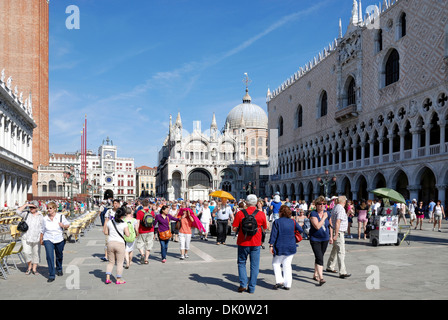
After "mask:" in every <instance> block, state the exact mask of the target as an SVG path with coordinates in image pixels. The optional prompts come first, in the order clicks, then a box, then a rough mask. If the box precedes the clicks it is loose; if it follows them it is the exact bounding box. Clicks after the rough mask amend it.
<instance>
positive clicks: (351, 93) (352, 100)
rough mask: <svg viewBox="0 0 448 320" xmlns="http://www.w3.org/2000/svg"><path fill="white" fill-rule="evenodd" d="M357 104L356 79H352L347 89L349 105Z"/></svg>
mask: <svg viewBox="0 0 448 320" xmlns="http://www.w3.org/2000/svg"><path fill="white" fill-rule="evenodd" d="M352 104H356V91H355V79H353V78H352V79H351V80H350V83H349V85H348V88H347V105H349V106H350V105H352Z"/></svg>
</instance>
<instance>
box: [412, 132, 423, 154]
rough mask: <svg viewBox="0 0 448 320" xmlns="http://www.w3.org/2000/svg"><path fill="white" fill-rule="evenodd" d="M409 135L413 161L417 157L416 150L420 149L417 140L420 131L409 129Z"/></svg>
mask: <svg viewBox="0 0 448 320" xmlns="http://www.w3.org/2000/svg"><path fill="white" fill-rule="evenodd" d="M410 132H411V134H412V156H411V157H412V159H415V158H417V157H418V148H419V147H420V145H419V138H420V132H421V129H419V128H416V129H411V130H410Z"/></svg>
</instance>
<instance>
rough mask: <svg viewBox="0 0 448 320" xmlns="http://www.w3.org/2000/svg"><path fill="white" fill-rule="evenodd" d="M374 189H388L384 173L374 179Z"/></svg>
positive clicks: (378, 174)
mask: <svg viewBox="0 0 448 320" xmlns="http://www.w3.org/2000/svg"><path fill="white" fill-rule="evenodd" d="M372 185H373V189H378V188H385V187H386V179H385V178H384V176H383V174H382V173H377V175H376V176H375V178H374V179H373V184H372Z"/></svg>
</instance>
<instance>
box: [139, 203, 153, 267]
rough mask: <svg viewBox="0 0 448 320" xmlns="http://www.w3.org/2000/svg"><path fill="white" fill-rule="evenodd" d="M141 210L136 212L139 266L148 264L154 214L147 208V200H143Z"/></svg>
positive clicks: (151, 244)
mask: <svg viewBox="0 0 448 320" xmlns="http://www.w3.org/2000/svg"><path fill="white" fill-rule="evenodd" d="M142 206H143V209H141V210H139V211H137V215H136V219H137V230H138V237H137V242H136V245H137V249H138V251H140V255H141V256H140V264H148V263H149V254H150V252H151V250H152V246H153V244H154V219H155V214H154V211H152V210H151V209H150V208H149V200H148V199H143V201H142Z"/></svg>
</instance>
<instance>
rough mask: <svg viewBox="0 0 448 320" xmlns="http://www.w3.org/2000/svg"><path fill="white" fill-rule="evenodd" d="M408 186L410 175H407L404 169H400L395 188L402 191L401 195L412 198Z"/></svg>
mask: <svg viewBox="0 0 448 320" xmlns="http://www.w3.org/2000/svg"><path fill="white" fill-rule="evenodd" d="M408 186H409V179H408V176H407V175H406V173H404V172H403V170H400V171H399V172H398V175H397V182H396V184H395V186H394V188H395V190H396V191H398V192H399V193H401V195H402V196H403V197H404V198H405V199H409V198H410V193H409V190H408Z"/></svg>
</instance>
